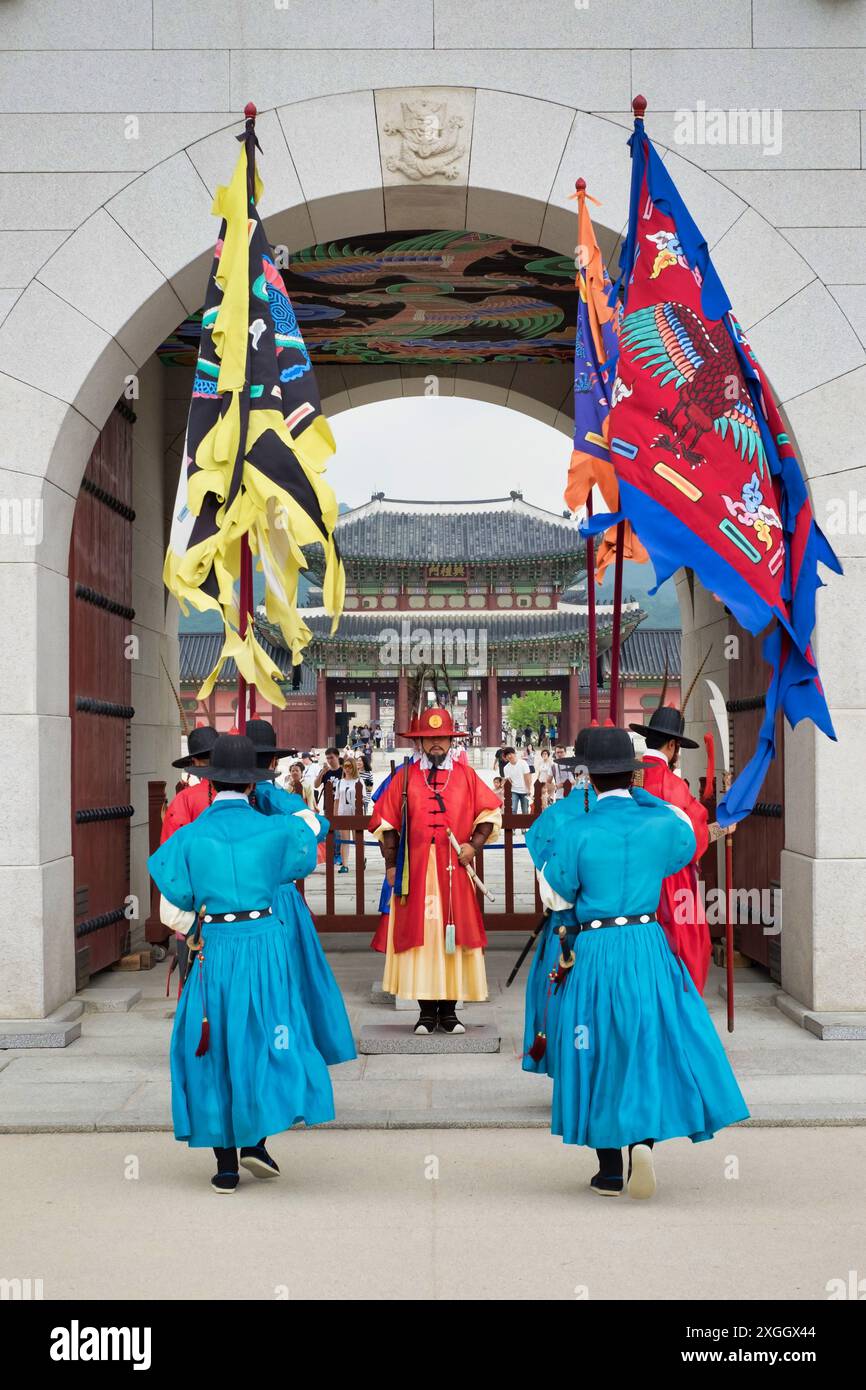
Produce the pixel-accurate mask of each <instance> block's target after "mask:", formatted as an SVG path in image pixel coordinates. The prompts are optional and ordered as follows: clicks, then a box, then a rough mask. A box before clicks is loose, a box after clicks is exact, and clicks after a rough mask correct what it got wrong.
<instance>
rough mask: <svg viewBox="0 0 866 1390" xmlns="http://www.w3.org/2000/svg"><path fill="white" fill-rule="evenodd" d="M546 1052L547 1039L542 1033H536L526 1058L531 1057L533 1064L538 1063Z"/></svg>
mask: <svg viewBox="0 0 866 1390" xmlns="http://www.w3.org/2000/svg"><path fill="white" fill-rule="evenodd" d="M546 1051H547V1037H546V1035H545V1034H544V1033H536V1035H535V1042H534V1043H533V1044H532V1046H531V1048H530V1049H529V1052H528V1053H527V1056H528V1057H531V1058H532V1060H533V1062H540V1061H541V1059H542V1057H543V1056H544V1054H545V1052H546Z"/></svg>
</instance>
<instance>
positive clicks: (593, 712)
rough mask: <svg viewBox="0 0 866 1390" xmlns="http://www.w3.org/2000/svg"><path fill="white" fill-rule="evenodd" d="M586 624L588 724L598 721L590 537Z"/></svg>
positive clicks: (588, 540) (591, 543) (589, 509)
mask: <svg viewBox="0 0 866 1390" xmlns="http://www.w3.org/2000/svg"><path fill="white" fill-rule="evenodd" d="M586 515H587V517H591V516H592V492H591V491H590V494H589V496H588V497H587V499H586ZM586 604H587V615H586V622H587V627H588V628H589V718H590V722H594V721H597V720H598V684H597V666H598V636H597V632H596V617H595V541H594V540H593V538H592V536H587V538H586Z"/></svg>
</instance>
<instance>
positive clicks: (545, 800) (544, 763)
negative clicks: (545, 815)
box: [535, 748, 556, 809]
mask: <svg viewBox="0 0 866 1390" xmlns="http://www.w3.org/2000/svg"><path fill="white" fill-rule="evenodd" d="M555 767H556V764H555V763H554V761H553V759H552V758H551V756H550V749H549V748H542V750H541V752H540V754H539V756H538V767H537V768H536V770H535V779H536V781H537V782H540V783H541V805H542V809H544V808H545V807H547V806H549V805H550V804H551V802H553V801H555V799H556V781H555Z"/></svg>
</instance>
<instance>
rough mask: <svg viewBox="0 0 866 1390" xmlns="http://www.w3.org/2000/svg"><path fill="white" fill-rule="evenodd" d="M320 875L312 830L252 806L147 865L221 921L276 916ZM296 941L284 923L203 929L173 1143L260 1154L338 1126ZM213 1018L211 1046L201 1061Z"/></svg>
mask: <svg viewBox="0 0 866 1390" xmlns="http://www.w3.org/2000/svg"><path fill="white" fill-rule="evenodd" d="M315 864H316V837H315V835H314V834H313V832H312V830H310V829H309V827H308V826H307V825H305V824H304V822H303V821H301V820H299V819H298V818H296V817H293V816H280V817H278V818H270V819H266V818H265V817H264V816H261V815H257V814H256V812H255V811H254V810H253V808H252V807H251V806H250V804H249V802H248V801H246V800H245V799H244V800H235V799H231V800H226V801H221V800H219V799H217V800H216V801H214V803H213V805H211V806H209V807H208V809H207V810H206V811H203V812H202V814H201V815H200V816H199V817H198V819H197V820H195V821H193V822H192V823H191V824H190V825H186V826H182V827H181V829H179V830H177V831H176V832H175V834H174V835H172V836H171V838H170V839H168V840H167V841H166V842H165V844H163V845H160V847H159V849H158V850H156V851H155V852H154V853H153V854H152V855H151V856H150V859H149V861H148V867H149V869H150V872H151V875H152V877H153V879H154V882H155V883H156V885H157V887H158V888H159V890H160V892H161V893H162V894H163V895H164V896H165V897H166V898H167V899H168V901H169V902H171V903H174V904H175V906H177V907H180V908H183V909H184V910H193V911H199V910H200V909H201V907H202V905H206V907H207V910H208V911H209V912H215V913H228V912H239V911H251V910H253V909H262V908H266V907H270V906H271V905H272V903H273V902H274V900H275V898H276V896H277V894H278V891H279V889H280V886H281V885H282V884H284V883H289V882H290V881H291V880H293V879H295V878H302V877H304V876H305V875H306V874H308V873H310V872H311V870H312V869H313V868H315ZM293 935H294V932H293V930H292V928H291V927H290V926H289V925H288V924H287V923H286V922H285V921H283V920H282V918H281V917H280V916H279V915H277V914H274V915H272V916H268V917H264V918H261V919H259V920H255V921H243V922H213V923H205V924H204V927H203V930H202V937H203V940H204V948H203V949H204V957H205V959H204V962H203V967H200V966H199V964H198V963H197V962H194V964H193V969H192V971H191V973H190V976H189V978H188V980H187V982H186V984H185V985H184V988H183V991H182V992H181V996H180V1002H179V1004H178V1008H177V1013H176V1014H175V1020H174V1029H173V1032H172V1037H171V1089H172V1120H173V1124H174V1132H175V1137H176V1138H177V1139H179V1140H185V1141H186V1143H188V1144H189V1145H190V1147H191V1148H232V1147H240V1146H242V1145H252V1144H256V1143H258V1141H259V1140H260V1139H261V1138H262V1137H263V1136H264V1135H268V1134H278V1133H280V1132H281V1131H282V1130H284V1129H289V1128H290V1127H291V1126H292V1125H294V1124H296V1123H298V1122H299V1121H303V1122H304V1123H306V1124H308V1125H315V1124H323V1123H325V1122H326V1121H328V1120H332V1119H333V1118H334V1101H333V1093H332V1090H331V1079H330V1076H329V1074H328V1067H327V1063H326V1062H325V1059H324V1057H323V1056H322V1055H321V1053H320V1052H319V1050H318V1048H317V1047H316V1044H315V1041H314V1038H313V1035H312V1032H311V1029H310V1022H309V1019H308V1018H307V1013H306V1010H305V1008H304V1004H303V1000H302V998H301V994H300V990H299V988H298V984H297V981H296V963H295V950H294V947H293ZM205 1004H206V1007H205ZM205 1012H206V1013H207V1017H208V1020H209V1024H210V1045H209V1048H208V1050H207V1052H205V1053H204V1055H203V1056H201V1057H197V1056H196V1055H195V1053H196V1048H197V1047H198V1044H199V1038H200V1036H201V1028H202V1017H203V1015H204V1013H205Z"/></svg>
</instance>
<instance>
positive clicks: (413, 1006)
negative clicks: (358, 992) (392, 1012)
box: [370, 984, 463, 1013]
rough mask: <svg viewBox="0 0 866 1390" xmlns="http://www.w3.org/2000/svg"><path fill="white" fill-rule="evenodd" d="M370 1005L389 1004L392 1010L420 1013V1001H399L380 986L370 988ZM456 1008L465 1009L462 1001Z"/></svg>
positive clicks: (459, 1001) (458, 1002) (458, 1001)
mask: <svg viewBox="0 0 866 1390" xmlns="http://www.w3.org/2000/svg"><path fill="white" fill-rule="evenodd" d="M370 1003H371V1004H387V1005H390V1007H391V1008H392V1009H400V1010H408V1011H409V1012H415V1013H417V1011H418V1001H417V1000H416V999H398V998H397V996H396V994H391V993H389V991H388V990H386V989H383V988H382V986H381V985H380V984H376V985H372V986H371V987H370ZM456 1007H457V1008H458V1009H462V1008H463V1000H462V999H458V1000H457V1004H456Z"/></svg>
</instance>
